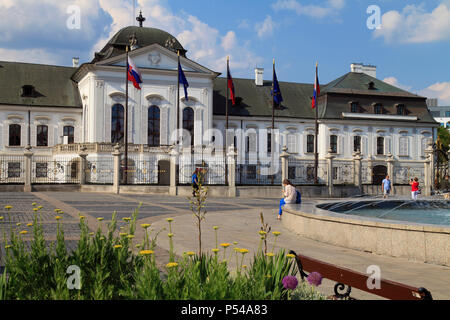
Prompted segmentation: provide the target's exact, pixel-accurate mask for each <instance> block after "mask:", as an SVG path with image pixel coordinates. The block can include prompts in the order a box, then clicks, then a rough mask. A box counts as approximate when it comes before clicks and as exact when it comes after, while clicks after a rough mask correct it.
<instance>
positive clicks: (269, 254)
mask: <svg viewBox="0 0 450 320" xmlns="http://www.w3.org/2000/svg"><path fill="white" fill-rule="evenodd" d="M266 256H268V257H273V256H274V254H273V252H267V253H266Z"/></svg>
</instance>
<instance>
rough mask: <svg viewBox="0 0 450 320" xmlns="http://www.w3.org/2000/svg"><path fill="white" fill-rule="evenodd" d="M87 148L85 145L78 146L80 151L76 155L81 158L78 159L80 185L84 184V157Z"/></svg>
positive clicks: (85, 156) (86, 154)
mask: <svg viewBox="0 0 450 320" xmlns="http://www.w3.org/2000/svg"><path fill="white" fill-rule="evenodd" d="M86 150H87V148H86V147H85V146H82V147H81V148H80V153H78V155H79V156H80V158H81V161H80V185H84V184H86V158H87V156H88V153H87V152H86Z"/></svg>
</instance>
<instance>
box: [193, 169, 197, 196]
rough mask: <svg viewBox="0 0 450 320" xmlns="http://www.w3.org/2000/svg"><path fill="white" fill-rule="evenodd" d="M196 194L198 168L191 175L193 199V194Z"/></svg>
mask: <svg viewBox="0 0 450 320" xmlns="http://www.w3.org/2000/svg"><path fill="white" fill-rule="evenodd" d="M197 192H198V168H196V169H195V171H194V173H193V174H192V196H193V197H195V194H196V193H197Z"/></svg>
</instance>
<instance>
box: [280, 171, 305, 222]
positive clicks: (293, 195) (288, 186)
mask: <svg viewBox="0 0 450 320" xmlns="http://www.w3.org/2000/svg"><path fill="white" fill-rule="evenodd" d="M297 192H298V191H297V190H296V189H295V187H294V186H293V184H292V183H291V182H290V181H289V180H288V179H284V180H283V191H282V194H283V198H282V199H281V200H280V210H279V211H278V218H277V219H278V220H281V215H282V214H283V209H282V208H283V206H284V205H285V204H290V203H296V202H297V199H298V198H300V202H301V196H300V197H299V196H298V195H297Z"/></svg>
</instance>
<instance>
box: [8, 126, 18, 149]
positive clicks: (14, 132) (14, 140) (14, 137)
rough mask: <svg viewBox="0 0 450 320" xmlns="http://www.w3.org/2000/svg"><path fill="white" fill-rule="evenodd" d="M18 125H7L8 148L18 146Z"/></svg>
mask: <svg viewBox="0 0 450 320" xmlns="http://www.w3.org/2000/svg"><path fill="white" fill-rule="evenodd" d="M20 131H21V127H20V124H10V125H9V146H11V147H14V146H16V147H17V146H20Z"/></svg>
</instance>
